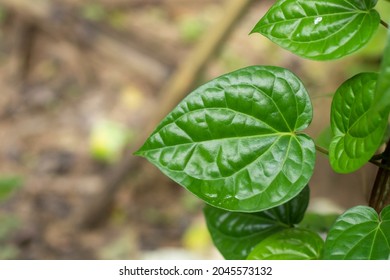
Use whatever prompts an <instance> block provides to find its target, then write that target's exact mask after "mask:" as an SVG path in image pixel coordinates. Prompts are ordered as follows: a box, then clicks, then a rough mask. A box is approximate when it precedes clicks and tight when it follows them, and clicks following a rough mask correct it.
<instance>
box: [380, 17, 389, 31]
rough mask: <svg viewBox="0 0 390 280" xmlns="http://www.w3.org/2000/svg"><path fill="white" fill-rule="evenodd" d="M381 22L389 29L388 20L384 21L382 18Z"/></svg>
mask: <svg viewBox="0 0 390 280" xmlns="http://www.w3.org/2000/svg"><path fill="white" fill-rule="evenodd" d="M381 24H382V25H383V26H384V27H386V28H387V29H389V24H388V23H387V22H385V21H383V20H382V19H381Z"/></svg>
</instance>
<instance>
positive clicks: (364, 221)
mask: <svg viewBox="0 0 390 280" xmlns="http://www.w3.org/2000/svg"><path fill="white" fill-rule="evenodd" d="M323 258H324V259H344V260H345V259H349V260H358V259H359V260H388V259H390V206H387V207H385V208H384V209H383V210H382V213H381V215H380V217H378V214H377V213H376V212H375V210H374V209H372V208H370V207H368V206H356V207H354V208H351V209H349V210H347V211H346V212H345V213H344V214H342V215H341V216H340V217H339V218H338V219H337V220H336V222H335V224H334V225H333V227H332V228H331V229H330V231H329V234H328V237H327V239H326V241H325V247H324V255H323Z"/></svg>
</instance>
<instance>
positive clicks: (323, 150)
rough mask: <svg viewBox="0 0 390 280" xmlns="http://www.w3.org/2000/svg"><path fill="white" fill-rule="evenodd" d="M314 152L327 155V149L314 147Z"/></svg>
mask: <svg viewBox="0 0 390 280" xmlns="http://www.w3.org/2000/svg"><path fill="white" fill-rule="evenodd" d="M316 150H317V151H319V152H320V153H322V154H324V155H327V156H328V155H329V151H328V150H327V149H324V148H322V147H320V146H317V145H316Z"/></svg>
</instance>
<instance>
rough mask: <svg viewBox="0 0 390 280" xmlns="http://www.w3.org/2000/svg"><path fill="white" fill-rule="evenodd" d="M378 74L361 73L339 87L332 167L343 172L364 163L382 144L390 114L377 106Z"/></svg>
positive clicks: (334, 111) (333, 111)
mask: <svg viewBox="0 0 390 280" xmlns="http://www.w3.org/2000/svg"><path fill="white" fill-rule="evenodd" d="M376 80H377V74H375V73H361V74H358V75H356V76H354V77H352V78H351V79H349V80H347V81H346V82H344V83H343V84H342V85H341V86H340V87H339V88H338V89H337V91H336V93H335V95H334V98H333V101H332V107H331V127H332V132H333V139H332V142H331V144H330V147H329V160H330V164H331V166H332V168H333V169H334V170H335V171H336V172H339V173H348V172H353V171H355V170H357V169H359V168H360V167H362V166H363V165H364V164H365V163H367V161H368V160H369V159H370V158H371V157H372V156H373V155H374V154H375V152H376V151H377V149H378V148H379V146H380V145H381V144H382V139H383V135H384V133H385V131H386V128H387V118H384V116H383V114H380V113H379V112H377V111H376V110H374V109H373V102H374V93H375V86H376Z"/></svg>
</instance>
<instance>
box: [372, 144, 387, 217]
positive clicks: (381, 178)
mask: <svg viewBox="0 0 390 280" xmlns="http://www.w3.org/2000/svg"><path fill="white" fill-rule="evenodd" d="M382 156H383V159H382V160H381V162H380V163H379V164H380V165H381V166H380V167H379V170H378V173H377V174H376V178H375V181H374V186H373V187H372V190H371V195H370V200H369V205H370V206H371V207H373V208H374V209H375V210H376V211H377V212H378V213H380V212H381V211H382V209H383V208H384V207H385V206H386V205H388V204H390V141H389V142H387V145H386V149H385V151H384V152H383V154H382ZM370 162H371V160H370Z"/></svg>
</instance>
